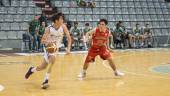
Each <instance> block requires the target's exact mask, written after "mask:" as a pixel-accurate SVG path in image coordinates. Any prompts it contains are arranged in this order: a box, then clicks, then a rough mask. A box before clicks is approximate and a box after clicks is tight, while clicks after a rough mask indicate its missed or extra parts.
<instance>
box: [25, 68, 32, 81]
mask: <svg viewBox="0 0 170 96" xmlns="http://www.w3.org/2000/svg"><path fill="white" fill-rule="evenodd" d="M32 68H34V67H30V68H29V69H28V71H27V73H26V74H25V79H28V78H29V77H30V75H31V74H32V73H33V72H32V71H31V70H32Z"/></svg>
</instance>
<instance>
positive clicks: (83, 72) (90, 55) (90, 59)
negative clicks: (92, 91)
mask: <svg viewBox="0 0 170 96" xmlns="http://www.w3.org/2000/svg"><path fill="white" fill-rule="evenodd" d="M96 56H97V53H94V52H93V49H92V48H91V49H90V50H89V52H88V55H87V57H86V60H85V62H84V65H83V69H82V70H81V72H80V73H79V75H78V77H79V78H84V77H85V76H86V71H87V69H88V67H89V63H90V62H94V61H95V57H96Z"/></svg>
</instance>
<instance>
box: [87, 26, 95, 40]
mask: <svg viewBox="0 0 170 96" xmlns="http://www.w3.org/2000/svg"><path fill="white" fill-rule="evenodd" d="M95 30H96V28H94V29H92V30H90V31H89V32H87V33H86V34H85V36H86V38H87V39H89V36H92V34H93V33H95Z"/></svg>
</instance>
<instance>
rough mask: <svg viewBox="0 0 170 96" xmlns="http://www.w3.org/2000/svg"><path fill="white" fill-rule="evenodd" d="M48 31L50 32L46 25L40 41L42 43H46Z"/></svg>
mask: <svg viewBox="0 0 170 96" xmlns="http://www.w3.org/2000/svg"><path fill="white" fill-rule="evenodd" d="M49 33H50V30H49V28H48V27H47V28H45V33H44V34H43V36H42V39H41V43H42V44H45V43H46V39H47V36H48V35H49Z"/></svg>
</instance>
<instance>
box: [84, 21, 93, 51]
mask: <svg viewBox="0 0 170 96" xmlns="http://www.w3.org/2000/svg"><path fill="white" fill-rule="evenodd" d="M90 30H91V28H90V26H89V23H86V24H85V28H84V29H83V45H84V47H85V50H87V47H90V43H91V40H90V39H89V38H90V37H86V33H87V32H89V31H90Z"/></svg>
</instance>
